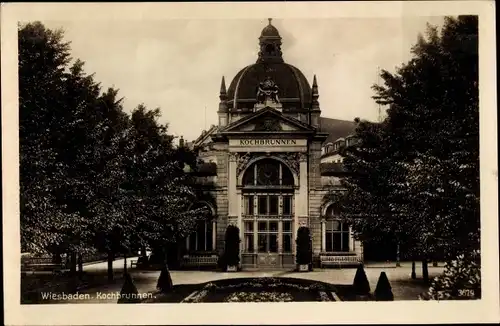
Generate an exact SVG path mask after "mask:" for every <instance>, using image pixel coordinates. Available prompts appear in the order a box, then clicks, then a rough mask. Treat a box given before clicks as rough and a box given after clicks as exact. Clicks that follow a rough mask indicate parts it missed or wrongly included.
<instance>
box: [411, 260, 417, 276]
mask: <svg viewBox="0 0 500 326" xmlns="http://www.w3.org/2000/svg"><path fill="white" fill-rule="evenodd" d="M416 278H417V273H416V272H415V261H414V260H413V261H412V262H411V279H412V280H414V279H416Z"/></svg>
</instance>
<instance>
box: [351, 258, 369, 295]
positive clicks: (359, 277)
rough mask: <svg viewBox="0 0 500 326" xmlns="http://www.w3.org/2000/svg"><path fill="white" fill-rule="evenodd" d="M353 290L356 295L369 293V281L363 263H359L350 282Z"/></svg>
mask: <svg viewBox="0 0 500 326" xmlns="http://www.w3.org/2000/svg"><path fill="white" fill-rule="evenodd" d="M352 286H353V288H354V292H355V293H356V294H357V295H365V294H369V293H370V283H369V282H368V278H367V277H366V273H365V269H364V268H363V265H361V264H360V265H359V266H358V269H357V270H356V275H355V276H354V282H353V284H352Z"/></svg>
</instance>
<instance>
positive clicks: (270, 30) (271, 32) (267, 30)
mask: <svg viewBox="0 0 500 326" xmlns="http://www.w3.org/2000/svg"><path fill="white" fill-rule="evenodd" d="M267 20H269V25H267V26H266V27H264V29H263V30H262V32H261V33H260V37H261V38H262V37H280V33H279V32H278V29H276V27H274V26H273V25H272V24H271V21H272V20H273V19H272V18H268V19H267Z"/></svg>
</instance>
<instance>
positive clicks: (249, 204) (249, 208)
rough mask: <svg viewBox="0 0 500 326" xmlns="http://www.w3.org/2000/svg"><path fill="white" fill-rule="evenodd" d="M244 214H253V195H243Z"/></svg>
mask: <svg viewBox="0 0 500 326" xmlns="http://www.w3.org/2000/svg"><path fill="white" fill-rule="evenodd" d="M245 214H246V215H253V196H245Z"/></svg>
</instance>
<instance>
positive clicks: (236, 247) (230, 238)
mask: <svg viewBox="0 0 500 326" xmlns="http://www.w3.org/2000/svg"><path fill="white" fill-rule="evenodd" d="M240 242H241V240H240V229H239V228H238V227H237V226H235V225H228V227H227V229H226V235H225V245H224V254H223V255H224V258H223V261H222V262H223V263H224V264H225V265H226V266H225V268H226V267H227V266H239V264H240Z"/></svg>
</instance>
